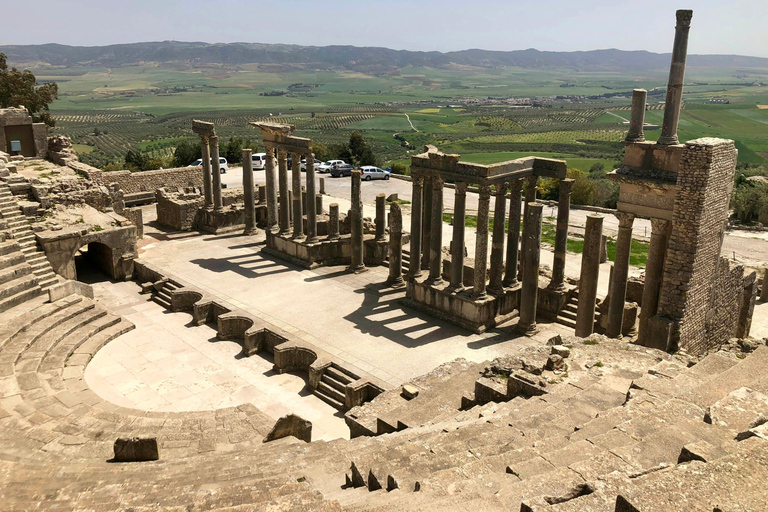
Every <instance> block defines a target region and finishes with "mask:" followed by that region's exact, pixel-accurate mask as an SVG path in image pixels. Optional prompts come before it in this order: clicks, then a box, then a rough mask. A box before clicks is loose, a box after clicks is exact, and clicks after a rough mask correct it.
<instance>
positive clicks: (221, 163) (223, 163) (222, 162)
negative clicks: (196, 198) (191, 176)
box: [189, 156, 229, 174]
mask: <svg viewBox="0 0 768 512" xmlns="http://www.w3.org/2000/svg"><path fill="white" fill-rule="evenodd" d="M201 165H203V159H202V158H198V159H197V160H195V161H194V162H192V163H191V164H189V167H199V166H201ZM211 165H213V158H211ZM228 170H229V166H228V165H227V159H226V158H224V157H223V156H220V157H219V172H220V173H221V174H224V173H225V172H227V171H228Z"/></svg>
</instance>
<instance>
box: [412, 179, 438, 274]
mask: <svg viewBox="0 0 768 512" xmlns="http://www.w3.org/2000/svg"><path fill="white" fill-rule="evenodd" d="M432 179H433V178H431V177H425V178H424V201H423V204H422V207H421V210H422V214H421V223H422V233H421V247H422V248H423V251H422V252H423V254H422V255H421V269H422V270H429V252H430V251H429V246H430V244H431V243H432V197H433V195H432ZM413 261H414V260H413V259H412V260H411V263H413Z"/></svg>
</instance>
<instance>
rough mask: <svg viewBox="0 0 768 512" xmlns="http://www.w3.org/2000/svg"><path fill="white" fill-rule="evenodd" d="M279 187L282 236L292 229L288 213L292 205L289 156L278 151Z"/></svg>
mask: <svg viewBox="0 0 768 512" xmlns="http://www.w3.org/2000/svg"><path fill="white" fill-rule="evenodd" d="M277 172H278V186H279V187H280V234H281V235H286V234H288V232H289V231H290V229H291V217H290V214H289V213H288V211H289V209H290V207H291V203H290V201H289V198H288V155H287V154H286V153H285V151H283V150H281V149H278V150H277Z"/></svg>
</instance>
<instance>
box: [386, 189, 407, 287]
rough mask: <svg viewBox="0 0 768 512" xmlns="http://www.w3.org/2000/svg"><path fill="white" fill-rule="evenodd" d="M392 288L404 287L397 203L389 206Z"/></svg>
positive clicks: (400, 224)
mask: <svg viewBox="0 0 768 512" xmlns="http://www.w3.org/2000/svg"><path fill="white" fill-rule="evenodd" d="M386 284H387V285H389V286H391V287H392V288H400V287H402V286H405V281H403V213H402V211H401V210H400V204H398V203H397V201H394V202H392V204H390V205H389V277H388V278H387V282H386Z"/></svg>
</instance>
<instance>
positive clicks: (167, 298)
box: [157, 288, 172, 304]
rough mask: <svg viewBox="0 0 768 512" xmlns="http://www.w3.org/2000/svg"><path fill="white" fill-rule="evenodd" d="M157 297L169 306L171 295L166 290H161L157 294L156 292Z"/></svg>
mask: <svg viewBox="0 0 768 512" xmlns="http://www.w3.org/2000/svg"><path fill="white" fill-rule="evenodd" d="M157 296H158V297H160V298H161V299H163V302H167V303H168V304H171V302H172V301H171V293H170V291H168V289H167V288H162V289H161V290H160V291H159V292H157Z"/></svg>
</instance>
